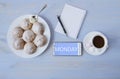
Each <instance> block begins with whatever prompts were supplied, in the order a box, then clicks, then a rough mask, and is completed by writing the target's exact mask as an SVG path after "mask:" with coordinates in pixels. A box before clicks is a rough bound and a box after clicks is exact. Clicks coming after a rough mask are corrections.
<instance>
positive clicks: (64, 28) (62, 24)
mask: <svg viewBox="0 0 120 79" xmlns="http://www.w3.org/2000/svg"><path fill="white" fill-rule="evenodd" d="M57 18H58V20H59V22H60V24H61V26H62V28H63V31H64V33H65V34H66V35H67V32H66V30H65V27H64V25H63V23H62V21H61V19H60V16H57Z"/></svg>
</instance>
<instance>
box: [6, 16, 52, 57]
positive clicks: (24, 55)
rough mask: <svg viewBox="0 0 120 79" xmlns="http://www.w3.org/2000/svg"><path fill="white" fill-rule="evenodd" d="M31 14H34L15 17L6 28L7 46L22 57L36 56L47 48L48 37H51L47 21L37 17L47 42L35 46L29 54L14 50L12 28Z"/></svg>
mask: <svg viewBox="0 0 120 79" xmlns="http://www.w3.org/2000/svg"><path fill="white" fill-rule="evenodd" d="M31 16H34V15H31V14H30V15H23V16H20V17H18V18H17V19H15V20H14V21H13V23H12V24H11V25H10V27H9V30H8V34H7V41H8V45H9V47H10V48H11V50H12V51H13V53H15V54H16V55H18V56H20V57H23V58H33V57H36V56H38V55H40V54H42V53H43V52H44V51H45V50H46V49H47V47H48V45H49V42H50V37H51V32H50V28H49V26H48V24H47V22H46V21H45V20H44V19H43V18H41V17H38V22H41V23H42V24H43V25H44V27H45V32H44V35H45V36H46V37H47V43H46V44H45V45H44V46H43V47H39V48H37V51H36V52H35V53H33V54H30V55H29V54H26V53H25V52H24V51H23V50H16V49H14V48H13V42H14V41H13V37H12V30H13V28H14V27H17V26H18V25H19V24H20V22H21V21H22V20H23V19H25V18H30V17H31Z"/></svg>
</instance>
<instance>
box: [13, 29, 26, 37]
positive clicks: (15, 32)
mask: <svg viewBox="0 0 120 79" xmlns="http://www.w3.org/2000/svg"><path fill="white" fill-rule="evenodd" d="M23 32H24V30H23V29H22V28H21V27H15V28H14V29H13V30H12V35H13V37H14V38H21V37H22V35H23Z"/></svg>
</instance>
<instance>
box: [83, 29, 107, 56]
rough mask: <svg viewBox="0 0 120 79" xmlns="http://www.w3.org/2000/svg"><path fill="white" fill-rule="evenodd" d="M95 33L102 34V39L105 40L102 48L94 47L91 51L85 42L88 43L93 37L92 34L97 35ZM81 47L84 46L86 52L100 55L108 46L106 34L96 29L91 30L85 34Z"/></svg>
mask: <svg viewBox="0 0 120 79" xmlns="http://www.w3.org/2000/svg"><path fill="white" fill-rule="evenodd" d="M97 35H100V36H102V37H103V38H104V40H105V45H104V47H103V48H100V49H98V48H94V50H92V51H91V50H90V47H87V44H89V42H90V40H92V38H93V37H94V36H97ZM83 47H84V49H85V51H86V52H87V53H88V54H90V55H101V54H103V53H104V52H105V51H106V49H107V48H108V40H107V38H106V36H105V35H104V34H102V33H100V32H97V31H93V32H90V33H88V34H87V35H86V36H85V38H84V40H83ZM96 50H97V51H96Z"/></svg>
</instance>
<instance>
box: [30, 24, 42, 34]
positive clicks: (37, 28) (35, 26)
mask: <svg viewBox="0 0 120 79" xmlns="http://www.w3.org/2000/svg"><path fill="white" fill-rule="evenodd" d="M32 31H33V32H34V33H36V34H43V33H44V26H43V24H41V23H39V22H35V23H34V24H33V26H32Z"/></svg>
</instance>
